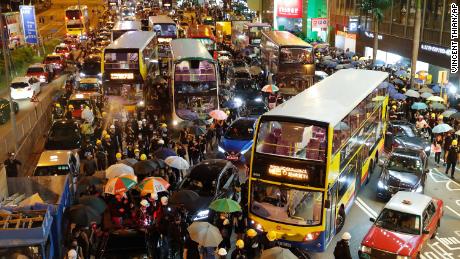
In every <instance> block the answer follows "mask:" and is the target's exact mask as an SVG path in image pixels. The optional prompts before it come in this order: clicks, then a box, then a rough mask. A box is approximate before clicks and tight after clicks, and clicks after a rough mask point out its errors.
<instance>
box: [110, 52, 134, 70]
mask: <svg viewBox="0 0 460 259" xmlns="http://www.w3.org/2000/svg"><path fill="white" fill-rule="evenodd" d="M104 59H105V68H115V69H138V68H139V54H138V53H137V52H120V53H117V52H106V53H105V57H104Z"/></svg>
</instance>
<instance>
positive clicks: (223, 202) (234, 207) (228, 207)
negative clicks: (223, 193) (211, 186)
mask: <svg viewBox="0 0 460 259" xmlns="http://www.w3.org/2000/svg"><path fill="white" fill-rule="evenodd" d="M209 208H210V209H212V210H214V211H217V212H225V213H232V212H237V211H241V206H240V205H239V204H238V202H236V201H234V200H232V199H217V200H215V201H213V202H211V204H210V205H209Z"/></svg>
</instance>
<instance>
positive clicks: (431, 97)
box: [426, 95, 444, 102]
mask: <svg viewBox="0 0 460 259" xmlns="http://www.w3.org/2000/svg"><path fill="white" fill-rule="evenodd" d="M426 100H427V101H431V102H444V99H443V98H442V97H439V96H436V95H433V96H430V97H428V98H427V99H426Z"/></svg>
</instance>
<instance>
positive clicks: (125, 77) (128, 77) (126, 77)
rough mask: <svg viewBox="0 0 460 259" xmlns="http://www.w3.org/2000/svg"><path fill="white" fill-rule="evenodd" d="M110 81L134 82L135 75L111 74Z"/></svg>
mask: <svg viewBox="0 0 460 259" xmlns="http://www.w3.org/2000/svg"><path fill="white" fill-rule="evenodd" d="M110 79H113V80H132V79H134V74H133V73H111V74H110Z"/></svg>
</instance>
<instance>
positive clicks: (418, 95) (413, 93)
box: [404, 89, 420, 98]
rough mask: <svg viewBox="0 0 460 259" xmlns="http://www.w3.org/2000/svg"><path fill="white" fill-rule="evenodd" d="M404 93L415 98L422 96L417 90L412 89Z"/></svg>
mask: <svg viewBox="0 0 460 259" xmlns="http://www.w3.org/2000/svg"><path fill="white" fill-rule="evenodd" d="M404 94H405V95H406V96H409V97H414V98H419V97H420V94H419V93H418V92H417V91H415V90H412V89H409V90H407V92H405V93H404Z"/></svg>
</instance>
